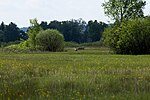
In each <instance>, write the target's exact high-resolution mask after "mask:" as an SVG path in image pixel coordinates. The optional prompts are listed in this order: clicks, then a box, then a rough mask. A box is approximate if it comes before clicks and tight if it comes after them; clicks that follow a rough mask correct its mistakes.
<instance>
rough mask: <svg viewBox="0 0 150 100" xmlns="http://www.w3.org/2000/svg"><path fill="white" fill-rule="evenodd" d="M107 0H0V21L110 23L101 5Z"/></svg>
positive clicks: (149, 8)
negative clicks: (30, 20)
mask: <svg viewBox="0 0 150 100" xmlns="http://www.w3.org/2000/svg"><path fill="white" fill-rule="evenodd" d="M104 1H105V0H0V22H2V21H4V23H5V24H9V23H10V22H13V23H15V24H17V25H18V27H27V26H30V22H29V19H33V18H37V20H38V22H39V23H40V22H41V21H47V22H50V21H53V20H58V21H65V20H71V19H79V18H82V19H83V20H85V21H86V22H87V21H89V20H98V21H102V22H105V23H108V22H109V21H110V22H111V20H110V19H109V18H108V17H107V16H105V14H104V10H103V8H102V7H101V5H102V3H104ZM106 1H107V0H106ZM146 1H147V5H146V6H145V9H144V13H145V15H149V14H150V0H146Z"/></svg>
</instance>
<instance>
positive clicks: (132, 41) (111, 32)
mask: <svg viewBox="0 0 150 100" xmlns="http://www.w3.org/2000/svg"><path fill="white" fill-rule="evenodd" d="M103 39H104V43H105V44H106V45H108V46H109V47H111V48H112V49H113V50H114V51H115V52H116V53H118V54H148V53H150V20H149V19H148V18H145V19H135V20H130V21H128V22H125V23H122V24H121V25H119V26H115V27H112V28H109V29H106V30H105V32H104V34H103Z"/></svg>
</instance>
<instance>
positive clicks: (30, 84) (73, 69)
mask: <svg viewBox="0 0 150 100" xmlns="http://www.w3.org/2000/svg"><path fill="white" fill-rule="evenodd" d="M0 59H1V60H0V98H2V99H24V100H26V99H30V100H35V99H42V100H47V99H51V100H55V99H56V100H58V99H59V100H71V99H73V100H79V99H81V100H113V99H115V100H124V99H128V100H148V99H150V95H149V92H150V74H149V73H150V62H149V59H150V56H149V55H147V56H143V55H139V56H131V55H114V54H110V53H109V51H108V49H106V48H100V49H86V48H85V50H81V51H74V50H71V49H69V50H68V52H60V53H58V52H55V53H48V52H47V53H46V52H45V53H43V52H42V53H32V54H12V53H11V54H6V53H5V52H1V55H0Z"/></svg>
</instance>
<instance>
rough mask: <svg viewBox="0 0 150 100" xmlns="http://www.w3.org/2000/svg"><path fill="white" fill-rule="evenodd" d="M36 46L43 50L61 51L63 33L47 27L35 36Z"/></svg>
mask: <svg viewBox="0 0 150 100" xmlns="http://www.w3.org/2000/svg"><path fill="white" fill-rule="evenodd" d="M35 39H36V44H37V46H38V47H39V48H40V49H42V50H44V51H54V52H55V51H63V49H64V37H63V35H62V34H61V33H60V32H59V31H57V30H54V29H48V30H45V31H41V32H40V33H39V34H37V36H36V38H35Z"/></svg>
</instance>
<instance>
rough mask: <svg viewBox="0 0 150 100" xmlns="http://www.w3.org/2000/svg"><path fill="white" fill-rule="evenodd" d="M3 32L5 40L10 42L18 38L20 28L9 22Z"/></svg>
mask: <svg viewBox="0 0 150 100" xmlns="http://www.w3.org/2000/svg"><path fill="white" fill-rule="evenodd" d="M4 32H5V42H12V41H16V40H20V29H19V28H18V27H17V25H16V24H14V23H12V22H11V23H10V24H9V25H8V26H6V29H5V30H4Z"/></svg>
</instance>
